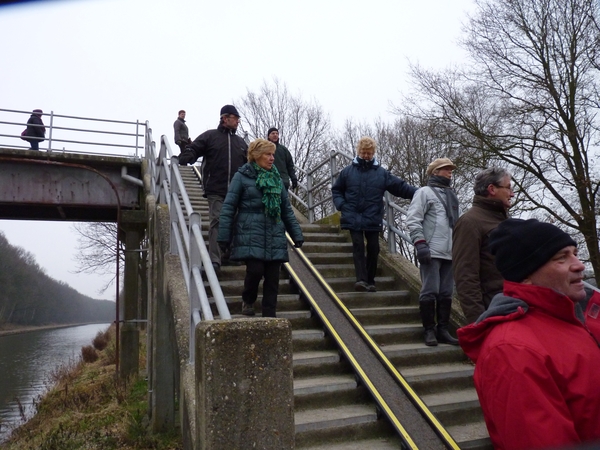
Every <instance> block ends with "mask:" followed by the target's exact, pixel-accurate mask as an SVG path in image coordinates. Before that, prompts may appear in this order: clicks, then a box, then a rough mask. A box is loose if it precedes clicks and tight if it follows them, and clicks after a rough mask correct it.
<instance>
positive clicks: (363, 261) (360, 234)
mask: <svg viewBox="0 0 600 450" xmlns="http://www.w3.org/2000/svg"><path fill="white" fill-rule="evenodd" d="M375 150H376V144H375V141H374V140H373V139H372V138H370V137H363V138H361V139H360V140H359V141H358V145H357V147H356V151H357V156H356V157H355V158H354V160H353V161H352V164H350V165H349V166H347V167H345V168H344V169H343V170H342V171H341V172H340V175H339V176H338V178H337V180H336V181H335V183H334V185H333V187H332V188H331V193H332V196H333V202H334V203H335V207H336V209H337V210H338V211H341V212H342V218H341V221H340V224H341V227H342V229H344V230H350V236H351V237H352V256H353V257H354V268H355V270H356V283H355V284H354V288H355V289H356V290H357V291H362V292H375V291H376V288H375V274H376V272H377V258H378V256H379V233H380V232H381V230H382V228H383V227H382V220H383V206H384V205H383V194H384V193H385V192H386V191H388V192H389V193H391V194H392V195H395V196H396V197H402V198H406V199H412V197H413V195H414V193H415V192H416V191H417V188H416V187H414V186H410V185H409V184H407V183H406V182H405V181H404V180H402V179H400V178H398V177H396V176H394V175H392V174H391V173H390V172H389V171H388V170H386V169H384V168H383V167H381V165H380V164H379V161H377V159H376V158H375ZM365 238H366V240H367V248H366V250H367V252H366V258H365Z"/></svg>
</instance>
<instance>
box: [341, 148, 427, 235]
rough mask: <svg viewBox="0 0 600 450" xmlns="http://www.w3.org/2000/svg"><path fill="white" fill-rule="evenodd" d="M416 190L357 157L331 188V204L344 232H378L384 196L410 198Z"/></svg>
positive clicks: (380, 225)
mask: <svg viewBox="0 0 600 450" xmlns="http://www.w3.org/2000/svg"><path fill="white" fill-rule="evenodd" d="M416 190H417V188H415V187H414V186H411V185H409V184H408V183H407V182H406V181H404V180H402V179H400V178H398V177H396V176H394V175H392V174H391V173H390V172H389V171H388V170H386V169H384V168H383V167H381V165H380V164H379V161H377V160H376V159H375V158H373V159H372V160H371V161H365V160H364V159H362V158H359V157H358V156H357V157H355V158H354V160H353V161H352V164H350V165H349V166H347V167H345V168H344V169H343V170H342V171H341V172H340V175H339V176H338V178H337V180H336V181H335V183H334V184H333V187H332V188H331V194H332V196H333V203H334V204H335V207H336V209H337V210H338V211H341V212H342V218H341V220H340V225H341V227H342V229H344V230H354V231H381V230H382V228H383V227H382V220H383V206H384V205H383V194H385V192H386V191H388V192H389V193H390V194H392V195H395V196H396V197H401V198H405V199H411V198H413V195H414V193H415V192H416Z"/></svg>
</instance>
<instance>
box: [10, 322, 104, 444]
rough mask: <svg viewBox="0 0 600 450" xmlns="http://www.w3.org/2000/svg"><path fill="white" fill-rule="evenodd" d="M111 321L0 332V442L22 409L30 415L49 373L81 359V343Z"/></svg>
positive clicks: (89, 338) (17, 421) (19, 419)
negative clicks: (57, 327) (51, 328)
mask: <svg viewBox="0 0 600 450" xmlns="http://www.w3.org/2000/svg"><path fill="white" fill-rule="evenodd" d="M108 325H109V324H93V325H82V326H77V327H70V328H60V329H54V330H39V331H32V332H28V333H21V334H13V335H8V336H0V426H1V428H0V442H2V441H3V440H4V439H6V437H7V435H8V433H9V428H10V427H12V426H14V425H15V424H19V423H20V422H21V412H22V413H23V414H24V415H25V416H26V417H27V418H30V417H31V415H32V414H33V412H34V402H35V401H37V399H38V398H39V396H40V395H41V394H43V393H44V392H45V391H46V390H47V389H48V387H49V386H48V380H49V375H50V373H52V371H54V370H55V369H56V368H57V367H59V366H60V365H62V364H65V363H68V362H69V361H74V360H76V359H78V358H79V357H80V355H81V347H83V346H84V345H90V344H91V342H92V339H93V338H94V336H96V334H97V333H98V331H101V330H102V331H104V330H106V329H107V328H108ZM17 399H18V401H17ZM20 407H21V408H22V411H21V412H20Z"/></svg>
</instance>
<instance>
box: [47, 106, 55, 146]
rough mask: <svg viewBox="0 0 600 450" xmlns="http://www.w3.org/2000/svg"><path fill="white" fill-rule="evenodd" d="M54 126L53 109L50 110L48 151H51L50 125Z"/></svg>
mask: <svg viewBox="0 0 600 450" xmlns="http://www.w3.org/2000/svg"><path fill="white" fill-rule="evenodd" d="M53 126H54V111H50V126H49V128H50V130H49V131H48V151H49V152H51V151H52V127H53Z"/></svg>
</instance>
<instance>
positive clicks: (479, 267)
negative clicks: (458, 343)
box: [452, 195, 507, 323]
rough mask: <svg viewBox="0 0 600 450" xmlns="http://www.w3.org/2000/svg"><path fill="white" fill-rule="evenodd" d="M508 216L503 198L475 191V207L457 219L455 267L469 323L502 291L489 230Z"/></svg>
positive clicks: (459, 294) (461, 303)
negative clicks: (478, 193) (477, 193)
mask: <svg viewBox="0 0 600 450" xmlns="http://www.w3.org/2000/svg"><path fill="white" fill-rule="evenodd" d="M506 218H507V212H506V209H505V208H504V205H503V204H502V202H501V201H499V200H496V199H492V198H487V197H482V196H480V195H476V196H475V197H473V207H472V208H471V209H469V210H468V211H467V212H466V213H464V214H463V215H462V216H461V217H460V218H459V219H458V221H457V222H456V225H455V226H454V230H453V233H452V261H453V264H452V271H453V273H454V283H455V284H456V291H457V294H458V300H459V301H460V305H461V307H462V310H463V313H464V314H465V316H466V317H467V320H468V321H469V323H473V322H475V321H476V320H477V318H478V317H479V316H480V315H481V314H482V313H483V312H484V311H485V310H486V309H487V308H488V306H489V305H490V302H491V301H492V298H493V297H494V295H496V294H498V293H500V292H502V283H503V282H504V279H503V278H502V275H501V274H500V272H499V271H498V269H496V264H495V262H494V256H493V255H492V254H491V253H490V251H489V249H488V239H489V235H490V233H491V232H492V231H493V230H494V229H495V228H496V227H497V226H498V225H499V224H500V222H502V221H503V220H505V219H506Z"/></svg>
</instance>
